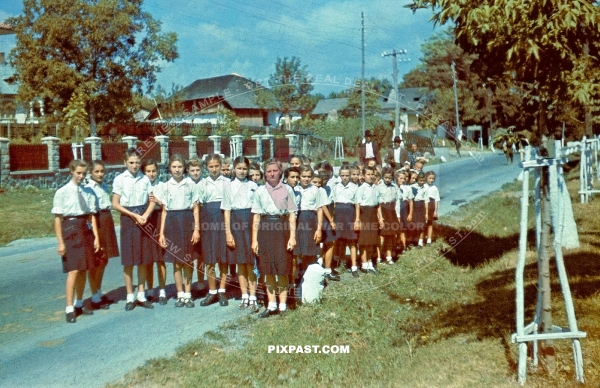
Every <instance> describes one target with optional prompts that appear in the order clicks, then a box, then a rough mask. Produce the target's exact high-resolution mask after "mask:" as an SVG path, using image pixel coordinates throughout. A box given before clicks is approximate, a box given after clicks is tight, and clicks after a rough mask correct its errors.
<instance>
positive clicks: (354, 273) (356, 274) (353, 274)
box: [352, 271, 360, 278]
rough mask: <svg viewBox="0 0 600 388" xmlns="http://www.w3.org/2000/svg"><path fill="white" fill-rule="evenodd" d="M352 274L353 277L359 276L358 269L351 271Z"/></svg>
mask: <svg viewBox="0 0 600 388" xmlns="http://www.w3.org/2000/svg"><path fill="white" fill-rule="evenodd" d="M352 276H353V277H355V278H358V277H360V276H359V275H358V271H352Z"/></svg>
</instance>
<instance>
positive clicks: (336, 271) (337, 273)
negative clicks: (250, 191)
mask: <svg viewBox="0 0 600 388" xmlns="http://www.w3.org/2000/svg"><path fill="white" fill-rule="evenodd" d="M331 273H332V274H334V275H339V274H340V273H339V272H338V270H337V269H335V268H333V269H331Z"/></svg>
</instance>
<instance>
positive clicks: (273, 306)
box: [267, 302, 277, 311]
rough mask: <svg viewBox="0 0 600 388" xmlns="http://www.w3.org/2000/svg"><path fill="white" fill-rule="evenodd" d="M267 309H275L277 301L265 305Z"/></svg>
mask: <svg viewBox="0 0 600 388" xmlns="http://www.w3.org/2000/svg"><path fill="white" fill-rule="evenodd" d="M267 309H269V310H271V311H275V310H277V302H269V306H268V307H267Z"/></svg>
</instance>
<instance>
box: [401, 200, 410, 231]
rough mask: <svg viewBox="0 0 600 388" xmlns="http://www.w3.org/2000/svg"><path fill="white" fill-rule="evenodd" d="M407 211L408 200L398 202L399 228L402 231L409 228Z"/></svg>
mask: <svg viewBox="0 0 600 388" xmlns="http://www.w3.org/2000/svg"><path fill="white" fill-rule="evenodd" d="M408 211H409V202H408V201H402V202H400V228H401V230H402V231H403V232H406V231H407V230H408V228H409V225H408Z"/></svg>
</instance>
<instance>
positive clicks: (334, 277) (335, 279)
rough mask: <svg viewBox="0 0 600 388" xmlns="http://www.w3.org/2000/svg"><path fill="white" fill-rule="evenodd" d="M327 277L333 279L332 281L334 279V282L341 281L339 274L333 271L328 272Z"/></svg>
mask: <svg viewBox="0 0 600 388" xmlns="http://www.w3.org/2000/svg"><path fill="white" fill-rule="evenodd" d="M325 279H327V280H331V281H334V282H339V281H340V277H339V275H336V274H334V273H333V272H331V273H328V274H327V275H325Z"/></svg>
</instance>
